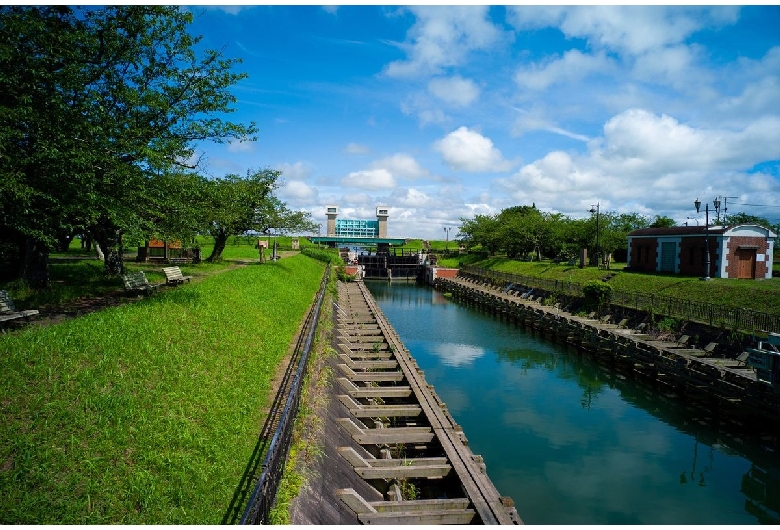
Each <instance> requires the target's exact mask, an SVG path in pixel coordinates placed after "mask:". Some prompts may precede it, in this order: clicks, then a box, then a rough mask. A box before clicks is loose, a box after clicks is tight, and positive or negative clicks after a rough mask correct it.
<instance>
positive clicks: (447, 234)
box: [444, 226, 452, 253]
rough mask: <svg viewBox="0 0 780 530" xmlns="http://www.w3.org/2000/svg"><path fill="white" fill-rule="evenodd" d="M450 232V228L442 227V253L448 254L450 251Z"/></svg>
mask: <svg viewBox="0 0 780 530" xmlns="http://www.w3.org/2000/svg"><path fill="white" fill-rule="evenodd" d="M450 230H452V227H451V226H445V227H444V235H445V241H444V252H445V253H446V252H449V250H450Z"/></svg>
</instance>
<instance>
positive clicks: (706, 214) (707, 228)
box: [693, 197, 720, 280]
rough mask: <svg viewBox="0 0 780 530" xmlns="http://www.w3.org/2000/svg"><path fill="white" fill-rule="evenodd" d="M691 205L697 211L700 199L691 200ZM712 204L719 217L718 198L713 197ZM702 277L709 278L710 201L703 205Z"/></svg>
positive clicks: (699, 206)
mask: <svg viewBox="0 0 780 530" xmlns="http://www.w3.org/2000/svg"><path fill="white" fill-rule="evenodd" d="M693 205H694V206H695V207H696V213H699V208H701V201H700V200H699V198H698V197H697V198H696V200H695V201H693ZM712 206H714V207H715V212H716V213H718V217H720V199H719V198H715V200H713V201H712ZM704 267H705V269H704V277H703V278H702V280H709V279H710V203H707V204H705V205H704Z"/></svg>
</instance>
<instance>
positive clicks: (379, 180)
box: [341, 169, 396, 190]
mask: <svg viewBox="0 0 780 530" xmlns="http://www.w3.org/2000/svg"><path fill="white" fill-rule="evenodd" d="M341 184H342V185H343V186H350V187H355V188H361V189H364V190H381V189H389V188H394V187H395V186H396V182H395V179H394V178H393V175H392V173H390V172H389V171H388V170H386V169H368V170H363V171H354V172H352V173H350V174H349V175H347V176H346V177H344V178H343V179H341Z"/></svg>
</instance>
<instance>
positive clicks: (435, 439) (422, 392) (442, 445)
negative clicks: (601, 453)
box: [335, 282, 522, 524]
mask: <svg viewBox="0 0 780 530" xmlns="http://www.w3.org/2000/svg"><path fill="white" fill-rule="evenodd" d="M335 313H336V314H335V320H336V328H337V341H338V345H337V346H338V350H339V352H338V359H339V360H338V365H337V366H338V370H337V371H338V372H339V373H338V374H337V381H338V384H339V388H340V389H341V390H342V391H343V392H344V394H343V395H340V396H338V399H339V400H340V401H341V403H342V404H343V405H344V407H345V410H346V411H347V412H348V414H349V416H348V417H343V418H339V419H338V420H337V423H338V425H340V426H341V428H343V429H344V431H345V432H346V433H348V434H349V436H350V437H351V439H352V441H353V442H354V443H353V445H352V446H350V447H339V448H338V455H339V456H340V457H341V458H343V459H344V460H346V461H347V462H348V463H349V465H350V466H351V467H352V468H353V469H354V471H355V474H356V477H355V479H356V480H360V479H362V480H363V481H365V483H366V484H367V485H368V487H369V488H370V491H372V492H373V493H376V495H375V496H374V497H375V498H381V499H383V500H380V501H377V500H371V499H369V500H366V498H365V496H364V495H361V494H360V493H358V492H357V491H356V487H349V486H350V485H349V484H345V487H343V488H340V489H338V491H337V496H338V498H339V499H341V501H342V502H343V503H344V504H345V505H346V506H348V507H349V508H350V509H351V510H352V511H353V512H354V513H355V514H356V516H357V518H358V520H359V521H360V522H361V523H363V524H522V520H521V519H520V517H519V516H518V514H517V510H516V509H515V507H514V503H513V502H512V500H511V499H510V498H508V497H503V496H501V495H500V494H499V493H498V490H497V489H496V487H495V486H494V485H493V483H492V482H491V480H490V478H489V477H488V475H487V472H486V469H485V464H484V462H483V460H482V458H481V457H480V456H478V455H474V454H473V453H472V452H471V449H470V448H469V446H468V440H467V439H466V436H465V434H464V433H463V429H462V428H461V427H460V426H459V425H457V424H456V423H455V420H454V419H453V418H452V416H451V415H450V413H449V412H448V410H447V407H446V405H445V404H444V403H443V402H442V401H441V399H439V397H438V396H437V395H436V393H435V391H434V389H433V387H432V386H431V385H429V384H428V383H426V381H425V377H424V374H423V372H422V370H420V368H419V367H418V365H417V363H416V362H415V360H414V359H413V358H412V356H411V354H410V353H409V351H408V350H407V349H406V347H405V346H404V345H403V343H402V342H401V340H400V338H399V337H398V334H397V333H396V332H395V330H394V329H393V328H392V326H391V325H390V324H389V322H388V321H387V319H386V318H385V316H384V315H383V314H382V312H381V310H380V309H379V307H378V305H377V304H376V302H375V301H374V299H373V297H372V296H371V293H370V292H369V291H368V289H367V288H366V287H365V285H364V284H363V283H362V282H349V283H343V282H340V283H339V294H338V304H337V307H336V312H335ZM361 486H365V484H363V483H362V482H361Z"/></svg>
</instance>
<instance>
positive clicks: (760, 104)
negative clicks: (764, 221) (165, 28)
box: [189, 5, 780, 239]
mask: <svg viewBox="0 0 780 530" xmlns="http://www.w3.org/2000/svg"><path fill="white" fill-rule="evenodd" d="M189 9H190V10H191V11H193V12H194V13H195V15H196V16H195V22H194V24H193V25H192V28H191V31H192V33H193V34H199V35H202V36H203V45H204V46H206V47H209V48H216V49H222V50H223V51H224V55H225V56H227V57H240V58H242V59H243V64H242V65H240V68H239V69H240V70H241V71H244V72H246V73H247V74H248V75H249V77H248V78H247V79H246V80H244V81H242V82H241V83H240V84H238V85H236V86H235V87H234V90H233V93H234V94H235V95H236V97H237V98H238V103H237V105H236V112H235V113H234V114H232V115H230V119H233V120H238V121H245V122H248V121H255V122H256V123H257V124H258V126H259V129H260V132H259V134H258V137H257V141H256V142H251V143H241V144H239V143H233V144H228V145H216V144H213V143H207V144H202V145H199V146H198V153H199V154H203V155H204V156H205V165H204V166H203V169H204V170H205V172H206V173H207V174H210V175H213V176H223V175H225V174H227V173H237V174H245V173H246V171H247V170H248V169H250V168H273V169H279V170H281V171H282V183H283V185H282V186H281V187H280V189H279V190H277V195H278V196H279V197H280V198H281V199H282V200H284V201H285V202H286V203H287V204H288V206H290V207H291V208H293V209H297V210H307V211H310V212H311V213H312V218H313V219H314V220H315V222H318V223H319V222H322V223H323V225H324V223H325V207H326V205H338V206H339V211H340V215H339V217H340V218H345V219H346V218H350V219H374V218H375V211H376V206H380V205H381V206H387V207H388V208H389V210H390V217H389V220H388V235H389V236H391V237H411V238H427V239H444V238H445V232H444V228H445V227H453V229H452V231H451V232H450V236H449V237H450V239H453V238H455V236H456V232H457V227H458V226H459V225H460V221H459V219H460V218H463V217H465V218H472V217H474V216H475V215H477V214H494V213H498V212H500V211H501V210H502V209H504V208H507V207H510V206H516V205H530V204H532V203H533V204H536V206H537V207H538V208H539V209H541V210H544V211H550V212H560V213H563V214H565V215H568V216H570V217H573V218H581V217H587V216H588V215H589V214H588V210H590V208H591V206H592V205H595V204H596V203H598V204H599V205H600V209H601V211H602V212H605V211H614V212H618V213H624V212H637V213H640V214H643V215H647V216H649V217H653V216H655V215H666V216H669V217H671V218H673V219H675V220H676V221H677V222H678V224H684V223H685V222H686V221H688V222H691V223H693V222H695V221H694V220H693V219H691V220H689V219H688V217H694V218H697V219H698V220H699V222H700V223H703V222H704V212H703V208H704V207H703V206H702V213H701V214H698V215H697V214H696V211H695V209H694V207H693V202H694V200H695V199H696V198H699V199H700V200H702V201H703V202H707V201H709V202H710V204H711V201H712V200H713V199H714V198H715V197H717V196H721V197H728V200H727V205H728V210H729V213H737V212H740V211H745V212H747V213H751V214H754V215H759V216H763V217H766V218H768V219H769V220H770V221H771V222H773V223H777V222H780V6H770V5H765V6H760V5H758V6H742V7H740V6H709V7H707V6H692V7H691V6H648V7H635V6H571V7H566V8H564V7H556V6H478V5H476V6H457V5H454V6H409V7H399V6H389V7H383V6H378V5H363V6H356V5H342V6H337V7H336V6H306V5H259V6H249V5H242V6H222V7H219V8H217V7H208V6H192V7H190V8H189ZM323 231H324V226H323Z"/></svg>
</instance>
